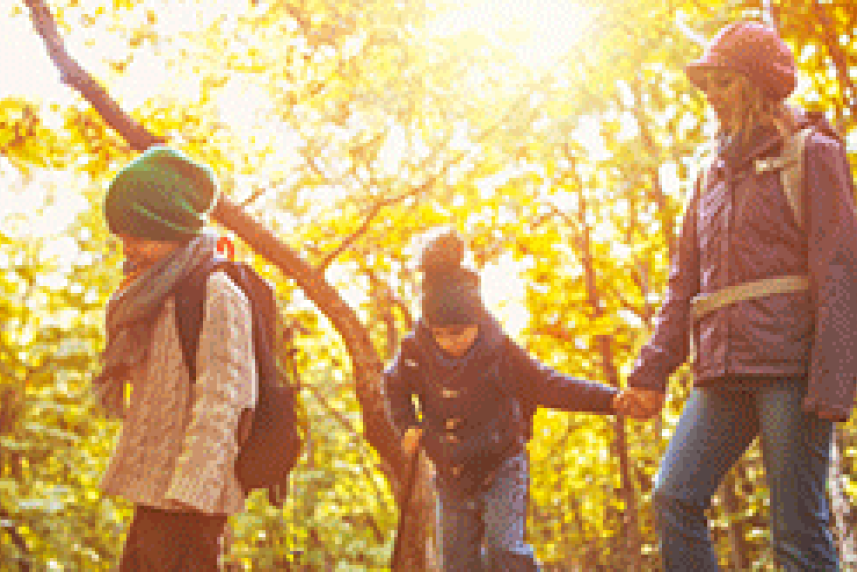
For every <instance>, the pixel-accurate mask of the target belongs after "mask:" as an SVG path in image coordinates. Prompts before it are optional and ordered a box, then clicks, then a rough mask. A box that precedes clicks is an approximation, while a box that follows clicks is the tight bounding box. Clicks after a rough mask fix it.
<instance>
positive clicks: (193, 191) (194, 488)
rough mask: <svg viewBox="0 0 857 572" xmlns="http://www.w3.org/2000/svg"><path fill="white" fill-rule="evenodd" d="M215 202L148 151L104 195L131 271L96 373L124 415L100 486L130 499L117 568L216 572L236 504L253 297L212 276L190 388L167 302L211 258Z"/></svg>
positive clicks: (209, 187) (178, 158)
mask: <svg viewBox="0 0 857 572" xmlns="http://www.w3.org/2000/svg"><path fill="white" fill-rule="evenodd" d="M216 199H217V184H216V181H215V178H214V175H213V173H212V172H211V171H210V170H209V169H208V168H207V167H204V166H202V165H199V164H197V163H194V162H193V161H191V160H190V159H189V158H188V157H186V156H185V155H183V154H181V153H178V152H176V151H174V150H171V149H168V148H164V147H156V148H153V149H150V150H149V151H147V152H146V153H144V154H143V155H141V156H140V157H139V158H138V159H136V160H135V161H133V162H132V163H131V164H130V165H128V166H127V167H126V168H125V169H124V170H122V171H121V172H120V173H119V174H118V175H117V176H116V178H115V179H113V181H112V182H111V183H110V186H109V188H108V191H107V197H106V199H105V202H104V214H105V218H106V219H107V225H108V227H109V228H110V231H111V232H112V233H113V234H115V235H117V236H118V237H119V238H120V239H121V241H122V244H123V250H124V253H125V256H126V271H127V270H128V269H129V268H130V269H131V270H133V273H132V274H130V275H129V276H128V277H126V280H125V282H124V284H123V285H122V286H121V287H120V289H119V290H118V291H117V292H116V293H115V294H114V295H113V296H112V298H111V299H110V301H109V303H108V306H107V349H106V350H105V352H104V355H103V362H104V369H103V372H102V374H101V375H100V376H99V377H98V378H97V379H96V380H95V389H96V391H97V394H98V396H99V398H100V401H101V403H102V405H103V406H104V408H105V409H106V411H107V413H108V414H113V415H115V416H119V417H122V418H123V419H124V423H123V427H122V435H121V437H120V439H119V443H118V445H117V447H116V449H115V451H114V452H113V455H112V458H111V460H110V465H109V467H108V469H107V472H106V474H105V475H104V478H103V481H102V483H101V484H102V488H103V490H104V491H105V492H106V493H108V494H111V495H121V496H123V497H125V498H126V499H128V500H129V501H131V502H133V503H134V504H135V514H134V520H133V522H132V523H131V527H130V529H129V531H128V535H127V539H126V541H125V547H124V552H123V556H122V561H121V563H120V565H119V570H120V571H122V572H132V571H146V572H161V571H163V572H172V571H175V572H178V571H182V572H187V571H200V572H203V571H205V572H216V571H217V570H218V562H217V560H218V553H219V545H218V543H219V538H220V535H221V533H222V532H223V529H224V525H225V523H226V518H227V516H228V515H230V514H233V513H236V512H238V511H240V510H243V507H244V493H243V492H242V489H241V487H240V485H239V483H238V481H237V480H236V477H235V474H234V470H233V463H234V461H235V458H236V455H237V452H238V443H237V441H238V439H237V438H236V435H237V434H238V433H239V420H240V419H241V414H242V411H243V410H244V409H250V408H253V407H254V406H255V402H256V395H257V387H256V386H257V382H256V375H257V374H256V367H255V363H256V362H255V357H254V353H253V345H252V337H251V325H252V322H251V317H252V315H251V312H250V303H249V301H248V299H247V297H246V296H245V295H244V293H243V292H242V291H241V290H240V289H238V287H237V286H236V285H235V283H234V282H232V281H231V280H230V278H229V277H228V276H227V275H226V274H225V273H223V272H213V273H212V274H211V275H210V276H209V278H208V282H207V288H206V300H205V306H204V318H203V323H202V326H201V330H200V338H199V347H198V352H197V354H196V355H197V364H196V372H197V373H196V379H195V380H193V383H192V380H191V379H190V374H189V369H188V367H187V365H186V364H185V363H184V359H183V354H182V349H181V345H180V342H179V334H178V330H177V323H176V316H175V300H174V297H173V292H174V288H175V287H176V285H177V284H179V283H180V282H181V281H182V279H184V278H185V277H187V276H188V275H190V274H191V273H192V272H193V271H194V269H196V268H198V267H199V266H200V265H202V264H205V263H207V262H208V261H209V260H210V259H211V257H213V256H214V255H215V250H216V249H215V245H216V237H214V236H212V235H210V234H207V233H204V232H203V227H204V223H205V220H206V214H207V213H208V212H209V211H210V210H211V209H212V208H213V206H214V203H215V202H216ZM126 384H127V385H130V386H131V393H130V404H129V406H127V407H126V399H125V394H126ZM242 423H243V421H242ZM241 429H242V431H243V429H244V428H243V427H242V428H241Z"/></svg>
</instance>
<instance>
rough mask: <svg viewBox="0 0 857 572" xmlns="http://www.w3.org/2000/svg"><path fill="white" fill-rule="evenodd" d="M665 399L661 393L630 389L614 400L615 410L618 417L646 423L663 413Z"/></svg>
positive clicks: (635, 388)
mask: <svg viewBox="0 0 857 572" xmlns="http://www.w3.org/2000/svg"><path fill="white" fill-rule="evenodd" d="M664 397H665V396H664V394H663V393H662V392H660V391H655V390H652V389H641V388H637V387H629V388H627V389H625V390H623V391H622V392H621V393H619V394H617V395H616V396H615V397H614V398H613V408H614V409H615V410H616V413H617V414H618V415H624V416H625V417H632V418H634V419H639V420H641V421H645V420H647V419H651V418H652V417H654V416H656V415H657V414H658V413H660V412H661V409H662V408H663V406H664Z"/></svg>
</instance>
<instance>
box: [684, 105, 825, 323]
mask: <svg viewBox="0 0 857 572" xmlns="http://www.w3.org/2000/svg"><path fill="white" fill-rule="evenodd" d="M808 116H809V117H810V120H811V125H810V126H807V127H804V128H802V129H801V130H800V131H796V132H795V133H793V134H792V135H791V136H789V137H787V138H785V139H784V140H783V147H782V151H781V152H780V155H779V156H776V157H766V158H764V159H756V160H755V162H754V167H755V170H756V173H764V172H767V171H779V174H780V182H781V185H782V188H783V194H784V195H785V197H786V200H787V201H788V203H789V207H791V211H792V214H793V215H794V218H795V221H796V222H797V224H798V226H799V227H800V228H801V229H802V228H803V204H804V196H803V195H804V192H803V186H804V185H803V181H804V158H805V153H804V151H805V149H806V142H807V140H808V139H809V138H810V136H811V135H812V134H813V133H815V132H816V131H825V129H824V126H823V124H821V122H820V119H821V117H822V116H821V114H819V113H809V114H808ZM830 134H831V135H834V136H836V134H835V133H830ZM710 171H711V168H710V165H706V166H705V167H703V169H702V172H701V174H700V190H701V191H704V190H705V189H706V188H707V187H708V177H709V172H710ZM807 289H809V278H808V277H806V276H800V275H790V276H777V277H774V278H764V279H761V280H754V281H752V282H744V283H742V284H735V285H733V286H727V287H726V288H723V289H721V290H718V291H716V292H711V293H706V294H700V295H698V296H695V297H694V298H693V299H692V300H691V315H692V318H693V321H694V322H696V321H698V320H699V319H701V318H702V317H704V316H705V315H707V314H709V313H711V312H713V311H715V310H717V309H720V308H722V307H724V306H728V305H731V304H734V303H736V302H743V301H745V300H751V299H753V298H760V297H762V296H770V295H772V294H789V293H793V292H801V291H805V290H807Z"/></svg>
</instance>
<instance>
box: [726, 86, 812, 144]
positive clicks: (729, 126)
mask: <svg viewBox="0 0 857 572" xmlns="http://www.w3.org/2000/svg"><path fill="white" fill-rule="evenodd" d="M723 71H727V70H723ZM728 73H729V75H730V77H732V78H733V81H734V82H735V84H736V85H735V87H734V91H733V92H732V93H730V95H731V96H732V98H731V103H732V105H730V106H729V110H730V112H729V116H728V117H724V118H718V119H719V121H720V130H721V132H724V133H726V134H728V135H740V136H741V137H742V139H743V140H742V141H741V143H747V140H748V139H749V137H750V136H751V134H752V133H753V130H755V129H756V128H757V127H761V126H773V127H775V128H776V129H777V131H779V133H780V135H782V136H783V137H787V136H788V135H791V134H792V133H793V132H794V131H795V130H796V129H797V122H796V120H795V117H794V114H793V112H792V110H791V109H790V108H789V107H788V106H787V105H786V104H785V103H784V102H783V101H781V100H775V99H773V98H771V97H769V96H767V95H765V93H764V92H763V91H762V90H761V88H759V86H757V85H755V84H753V83H752V82H751V81H750V79H749V78H748V77H747V76H745V75H744V74H741V73H735V72H728Z"/></svg>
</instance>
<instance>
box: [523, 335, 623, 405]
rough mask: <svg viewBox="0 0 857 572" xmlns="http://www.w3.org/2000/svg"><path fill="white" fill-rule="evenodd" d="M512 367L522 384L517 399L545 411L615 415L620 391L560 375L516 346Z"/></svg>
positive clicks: (604, 385) (601, 384)
mask: <svg viewBox="0 0 857 572" xmlns="http://www.w3.org/2000/svg"><path fill="white" fill-rule="evenodd" d="M508 358H509V360H510V363H509V367H511V368H513V369H512V371H513V373H514V375H512V376H511V377H512V379H514V380H515V382H516V383H517V384H518V387H516V388H515V390H516V392H517V395H519V396H521V397H522V399H524V400H529V401H535V403H537V404H538V405H541V406H543V407H550V408H552V409H562V410H565V411H585V412H590V413H606V414H611V413H615V412H616V410H615V408H614V406H613V400H614V397H615V396H616V394H617V393H618V391H617V390H616V389H615V388H613V387H610V386H609V385H606V384H603V383H598V382H594V381H588V380H585V379H581V378H578V377H572V376H570V375H566V374H564V373H560V372H558V371H556V370H555V369H553V368H551V367H548V366H546V365H544V364H542V363H541V362H539V361H538V360H536V359H535V358H533V357H531V356H530V355H529V354H528V353H527V352H526V351H525V350H524V349H523V348H521V347H520V346H518V345H517V344H515V343H511V342H510V344H509V356H508Z"/></svg>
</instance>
